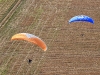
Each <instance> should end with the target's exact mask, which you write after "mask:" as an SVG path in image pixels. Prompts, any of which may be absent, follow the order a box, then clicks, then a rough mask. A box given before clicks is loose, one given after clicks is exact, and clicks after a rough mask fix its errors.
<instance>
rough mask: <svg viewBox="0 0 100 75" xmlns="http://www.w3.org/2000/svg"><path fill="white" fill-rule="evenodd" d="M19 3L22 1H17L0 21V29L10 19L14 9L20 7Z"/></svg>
mask: <svg viewBox="0 0 100 75" xmlns="http://www.w3.org/2000/svg"><path fill="white" fill-rule="evenodd" d="M21 2H22V0H18V1H17V3H16V4H15V5H14V6H13V8H12V9H11V10H10V11H9V12H8V14H7V15H6V16H5V18H4V19H3V20H2V21H1V23H0V28H2V27H3V26H4V25H5V24H6V23H7V22H8V20H9V19H10V17H11V16H12V15H13V13H14V12H15V9H16V8H17V7H18V6H19V5H20V3H21Z"/></svg>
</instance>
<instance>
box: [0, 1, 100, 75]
mask: <svg viewBox="0 0 100 75" xmlns="http://www.w3.org/2000/svg"><path fill="white" fill-rule="evenodd" d="M99 10H100V1H99V0H95V1H94V0H88V1H87V0H37V1H35V0H27V1H25V2H24V4H22V5H21V6H20V7H19V8H18V9H16V12H15V13H16V14H15V15H14V16H13V17H12V19H11V20H10V21H9V22H8V24H6V25H5V26H4V27H3V28H2V29H0V31H2V33H1V34H0V36H1V39H0V42H1V43H0V64H1V68H0V71H1V72H0V73H1V74H2V75H99V74H100V43H99V42H100V40H99V37H100V35H99V34H100V30H99V27H100V26H99V24H100V23H99V12H100V11H99ZM80 14H84V15H88V16H90V17H92V18H93V19H94V21H95V23H94V24H91V23H87V22H77V23H71V24H68V20H69V19H70V18H71V17H73V16H75V15H80ZM19 32H28V33H32V34H35V35H37V36H39V37H40V38H41V39H43V40H44V41H45V43H46V44H47V46H48V50H47V51H46V52H43V51H42V50H41V49H40V48H39V47H38V46H36V45H33V44H31V43H28V42H26V41H13V42H11V41H10V38H11V36H12V35H14V34H15V33H19ZM28 59H32V63H30V64H29V63H28V62H27V61H28Z"/></svg>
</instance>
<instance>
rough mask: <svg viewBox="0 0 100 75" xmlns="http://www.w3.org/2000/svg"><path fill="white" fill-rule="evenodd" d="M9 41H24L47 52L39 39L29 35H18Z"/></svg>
mask: <svg viewBox="0 0 100 75" xmlns="http://www.w3.org/2000/svg"><path fill="white" fill-rule="evenodd" d="M11 40H26V41H29V42H32V43H34V44H36V45H38V46H39V47H41V48H42V49H43V50H44V51H46V50H47V46H46V44H45V43H44V41H42V40H41V39H40V38H39V37H37V36H35V35H32V34H29V33H18V34H15V35H13V36H12V38H11Z"/></svg>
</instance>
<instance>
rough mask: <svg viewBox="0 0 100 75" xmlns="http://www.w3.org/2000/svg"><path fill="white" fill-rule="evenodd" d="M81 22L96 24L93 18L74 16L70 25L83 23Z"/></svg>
mask: <svg viewBox="0 0 100 75" xmlns="http://www.w3.org/2000/svg"><path fill="white" fill-rule="evenodd" d="M81 21H85V22H90V23H92V24H94V20H93V19H92V18H91V17H89V16H86V15H78V16H74V17H72V18H71V19H70V20H69V23H72V22H81Z"/></svg>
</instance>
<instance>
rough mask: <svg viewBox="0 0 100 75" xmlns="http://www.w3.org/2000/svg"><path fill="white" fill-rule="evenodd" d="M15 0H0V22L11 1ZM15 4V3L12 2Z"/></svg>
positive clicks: (9, 7) (11, 4)
mask: <svg viewBox="0 0 100 75" xmlns="http://www.w3.org/2000/svg"><path fill="white" fill-rule="evenodd" d="M15 1H17V0H0V22H1V20H2V19H3V18H4V17H5V15H6V14H7V13H8V12H9V11H10V9H11V8H12V7H11V6H13V3H14V2H15ZM14 4H15V3H14Z"/></svg>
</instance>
